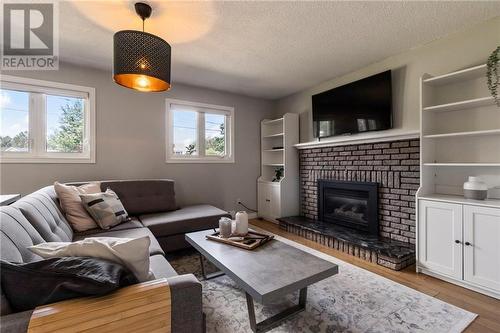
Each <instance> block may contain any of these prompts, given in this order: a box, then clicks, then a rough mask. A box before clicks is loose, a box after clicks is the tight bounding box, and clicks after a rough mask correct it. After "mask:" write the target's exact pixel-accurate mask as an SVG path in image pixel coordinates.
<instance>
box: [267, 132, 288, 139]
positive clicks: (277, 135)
mask: <svg viewBox="0 0 500 333" xmlns="http://www.w3.org/2000/svg"><path fill="white" fill-rule="evenodd" d="M283 135H285V134H284V133H276V134H271V135H264V136H263V138H279V137H280V136H283Z"/></svg>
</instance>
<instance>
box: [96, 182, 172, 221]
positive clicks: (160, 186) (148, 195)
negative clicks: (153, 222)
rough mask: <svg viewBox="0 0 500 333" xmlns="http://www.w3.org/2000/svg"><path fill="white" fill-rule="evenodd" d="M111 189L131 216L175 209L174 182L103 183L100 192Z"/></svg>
mask: <svg viewBox="0 0 500 333" xmlns="http://www.w3.org/2000/svg"><path fill="white" fill-rule="evenodd" d="M108 188H110V189H112V190H113V191H115V192H116V194H117V195H118V197H119V198H120V200H121V201H122V203H123V206H125V209H126V210H127V212H128V213H129V214H130V215H132V216H137V215H140V214H150V213H157V212H166V211H171V210H175V209H176V208H177V206H176V203H175V192H174V181H173V180H169V179H160V180H121V181H103V182H101V190H102V191H106V189H108Z"/></svg>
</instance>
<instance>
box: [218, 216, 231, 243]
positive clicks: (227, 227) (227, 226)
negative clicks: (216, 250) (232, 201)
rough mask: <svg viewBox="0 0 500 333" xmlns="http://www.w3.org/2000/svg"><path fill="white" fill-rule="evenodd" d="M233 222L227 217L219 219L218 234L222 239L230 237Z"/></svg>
mask: <svg viewBox="0 0 500 333" xmlns="http://www.w3.org/2000/svg"><path fill="white" fill-rule="evenodd" d="M232 223H233V221H231V219H230V218H228V217H221V218H220V220H219V232H220V236H221V237H222V238H228V237H230V236H231V227H232Z"/></svg>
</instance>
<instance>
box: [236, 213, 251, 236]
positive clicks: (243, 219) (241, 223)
mask: <svg viewBox="0 0 500 333" xmlns="http://www.w3.org/2000/svg"><path fill="white" fill-rule="evenodd" d="M235 234H237V235H242V236H243V235H246V234H248V214H247V212H245V211H240V212H237V213H236V223H235Z"/></svg>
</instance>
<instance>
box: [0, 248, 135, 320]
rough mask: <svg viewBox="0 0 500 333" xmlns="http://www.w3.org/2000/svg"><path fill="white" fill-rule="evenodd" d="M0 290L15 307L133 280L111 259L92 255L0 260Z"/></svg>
mask: <svg viewBox="0 0 500 333" xmlns="http://www.w3.org/2000/svg"><path fill="white" fill-rule="evenodd" d="M0 276H1V281H2V291H3V292H4V293H5V295H6V297H7V299H8V301H9V303H10V305H11V306H12V307H13V309H14V310H15V311H26V310H31V309H34V308H36V307H37V306H40V305H44V304H50V303H54V302H59V301H62V300H65V299H70V298H75V297H84V296H100V295H104V294H107V293H109V292H112V291H114V290H116V289H118V288H120V287H124V286H128V285H131V284H135V283H137V279H136V277H135V276H134V275H133V274H132V273H131V272H130V271H129V270H128V269H126V268H125V267H123V266H122V265H120V264H117V263H115V262H111V261H108V260H103V259H95V258H82V257H72V258H51V259H46V260H41V261H35V262H30V263H25V264H14V263H10V262H8V261H4V260H2V261H1V262H0Z"/></svg>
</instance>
